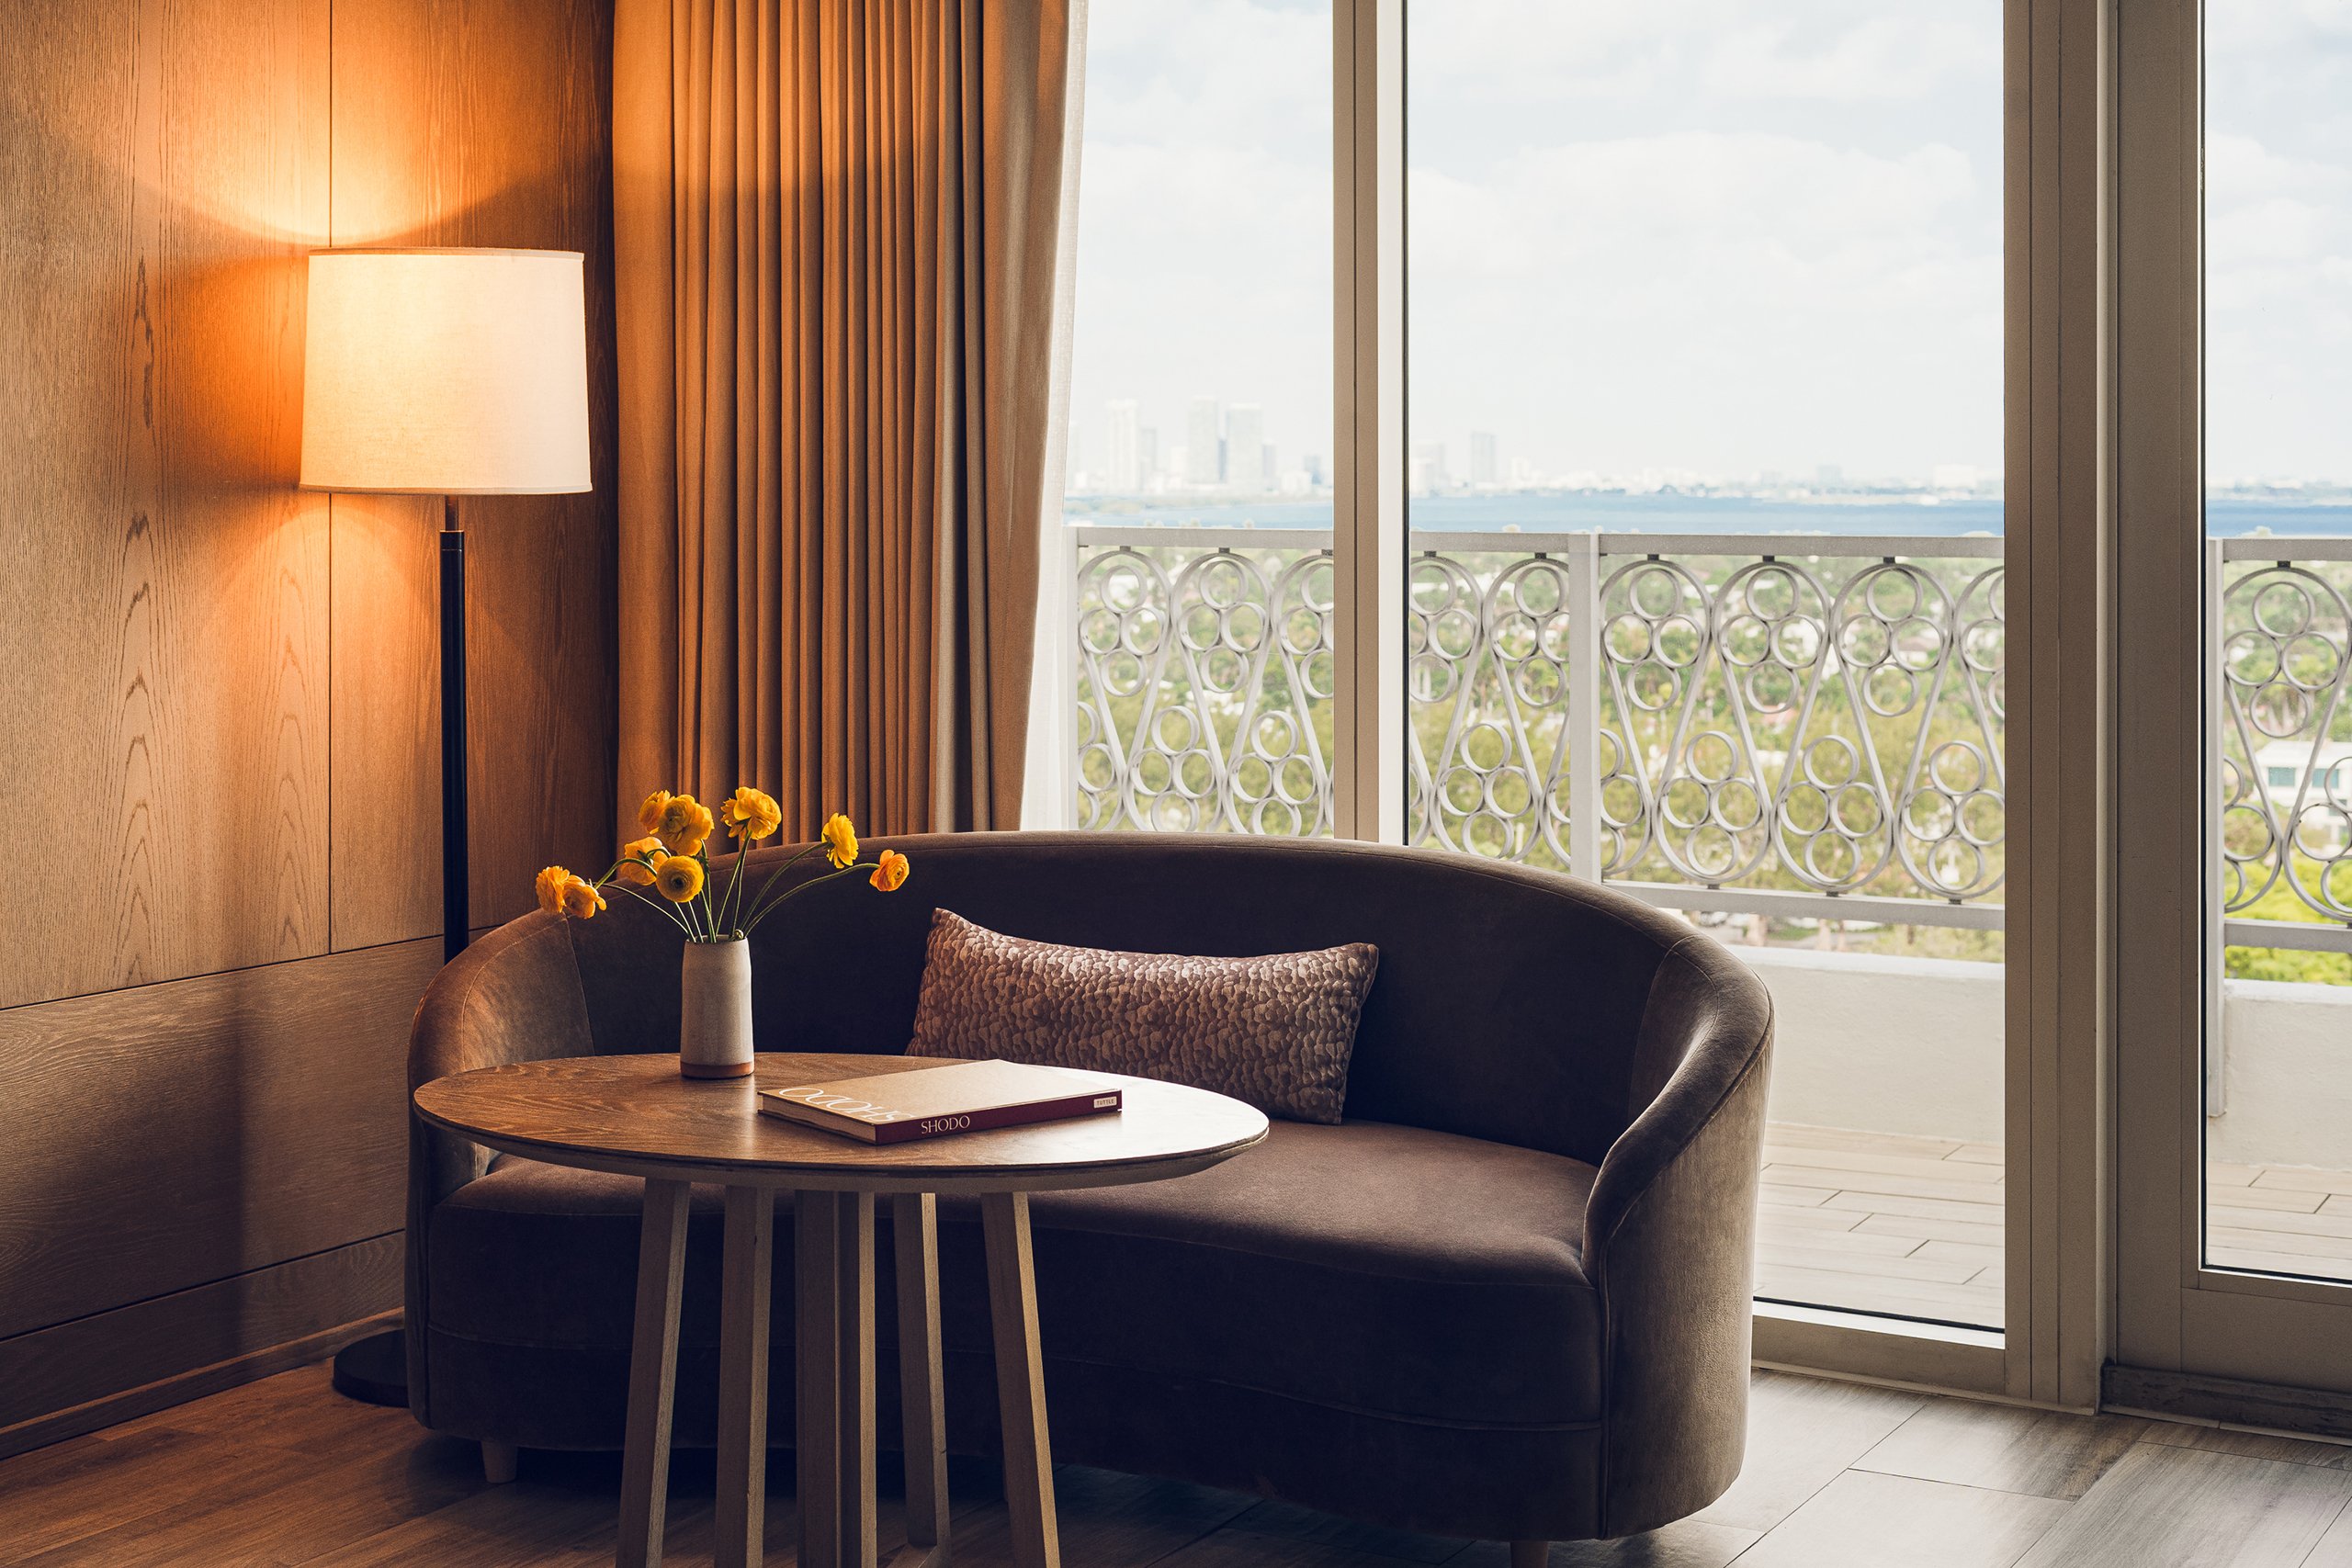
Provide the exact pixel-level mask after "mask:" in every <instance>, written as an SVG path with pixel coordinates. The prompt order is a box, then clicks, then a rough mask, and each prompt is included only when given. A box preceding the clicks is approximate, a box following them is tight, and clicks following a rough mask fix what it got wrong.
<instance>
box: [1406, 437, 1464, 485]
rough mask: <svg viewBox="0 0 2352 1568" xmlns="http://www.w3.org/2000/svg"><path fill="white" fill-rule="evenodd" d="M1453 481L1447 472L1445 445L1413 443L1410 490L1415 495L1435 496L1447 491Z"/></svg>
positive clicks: (1439, 442) (1422, 442)
mask: <svg viewBox="0 0 2352 1568" xmlns="http://www.w3.org/2000/svg"><path fill="white" fill-rule="evenodd" d="M1452 482H1453V481H1452V480H1451V479H1448V478H1447V477H1446V472H1445V443H1444V442H1442V441H1416V442H1414V443H1413V455H1412V468H1411V477H1410V480H1409V483H1408V489H1410V490H1411V491H1412V492H1413V493H1414V494H1415V495H1433V494H1435V493H1436V492H1437V491H1442V490H1445V489H1447V488H1448V487H1449V486H1450V485H1451V484H1452Z"/></svg>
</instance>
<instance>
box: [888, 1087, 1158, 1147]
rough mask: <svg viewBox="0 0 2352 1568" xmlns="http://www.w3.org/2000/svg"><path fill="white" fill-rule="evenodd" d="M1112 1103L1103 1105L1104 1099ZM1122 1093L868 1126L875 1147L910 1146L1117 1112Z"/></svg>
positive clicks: (1098, 1093) (1107, 1092) (1103, 1092)
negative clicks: (923, 1140) (926, 1140)
mask: <svg viewBox="0 0 2352 1568" xmlns="http://www.w3.org/2000/svg"><path fill="white" fill-rule="evenodd" d="M1104 1100H1109V1101H1110V1102H1111V1103H1110V1104H1108V1105H1105V1104H1103V1101H1104ZM1124 1105H1125V1094H1124V1093H1123V1092H1122V1091H1121V1090H1119V1089H1102V1090H1099V1091H1096V1092H1093V1093H1089V1094H1073V1095H1069V1096H1066V1097H1065V1098H1063V1099H1060V1100H1037V1101H1035V1103H1034V1104H1029V1105H998V1106H992V1107H990V1108H989V1109H988V1110H986V1111H957V1112H956V1114H954V1115H952V1116H924V1117H919V1118H917V1119H916V1120H913V1121H910V1122H878V1123H869V1125H872V1126H873V1127H874V1141H875V1142H876V1143H877V1144H910V1143H912V1142H914V1141H915V1140H916V1139H917V1138H944V1137H946V1136H947V1135H948V1134H952V1133H980V1132H985V1131H987V1130H988V1129H989V1128H990V1127H1019V1126H1023V1125H1026V1124H1027V1123H1029V1122H1062V1121H1067V1120H1068V1119H1069V1118H1070V1117H1073V1116H1091V1115H1093V1114H1094V1113H1095V1112H1096V1111H1117V1110H1120V1109H1121V1108H1122V1107H1123V1106H1124Z"/></svg>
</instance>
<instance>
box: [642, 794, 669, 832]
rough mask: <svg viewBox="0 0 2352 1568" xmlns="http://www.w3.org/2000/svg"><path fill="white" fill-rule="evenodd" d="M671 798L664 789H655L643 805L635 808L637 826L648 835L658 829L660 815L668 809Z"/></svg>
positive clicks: (660, 820)
mask: <svg viewBox="0 0 2352 1568" xmlns="http://www.w3.org/2000/svg"><path fill="white" fill-rule="evenodd" d="M673 798H674V797H673V795H671V794H670V792H669V791H668V790H666V789H657V790H655V791H654V792H653V793H652V794H651V795H647V796H646V797H645V804H644V805H642V806H640V807H638V808H637V825H638V826H639V827H640V828H642V829H645V830H646V831H647V832H649V833H650V832H653V831H654V830H655V829H659V828H660V827H661V826H662V813H663V812H664V811H667V810H669V809H670V802H671V801H672V799H673Z"/></svg>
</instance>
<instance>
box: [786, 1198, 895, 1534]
mask: <svg viewBox="0 0 2352 1568" xmlns="http://www.w3.org/2000/svg"><path fill="white" fill-rule="evenodd" d="M793 1226H794V1235H795V1240H794V1253H795V1267H794V1274H795V1278H796V1282H797V1291H796V1293H795V1301H794V1311H795V1314H796V1319H797V1321H796V1323H795V1334H796V1337H797V1341H798V1348H797V1354H798V1360H797V1366H798V1373H799V1375H798V1384H799V1386H798V1389H797V1394H798V1398H799V1402H800V1410H799V1421H798V1454H797V1458H798V1461H799V1475H800V1568H874V1560H875V1538H876V1529H875V1508H874V1197H873V1194H871V1193H864V1192H860V1193H832V1192H803V1193H800V1194H798V1195H797V1198H796V1200H795V1202H794V1206H793Z"/></svg>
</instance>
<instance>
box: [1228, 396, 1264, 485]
mask: <svg viewBox="0 0 2352 1568" xmlns="http://www.w3.org/2000/svg"><path fill="white" fill-rule="evenodd" d="M1225 484H1226V488H1227V490H1231V491H1238V492H1239V493H1241V494H1243V495H1256V494H1258V493H1260V492H1261V491H1263V490H1265V488H1266V411H1265V410H1264V409H1261V408H1260V407H1259V406H1258V405H1257V404H1256V403H1236V404H1234V405H1233V406H1232V407H1231V408H1229V409H1227V410H1226V411H1225Z"/></svg>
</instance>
